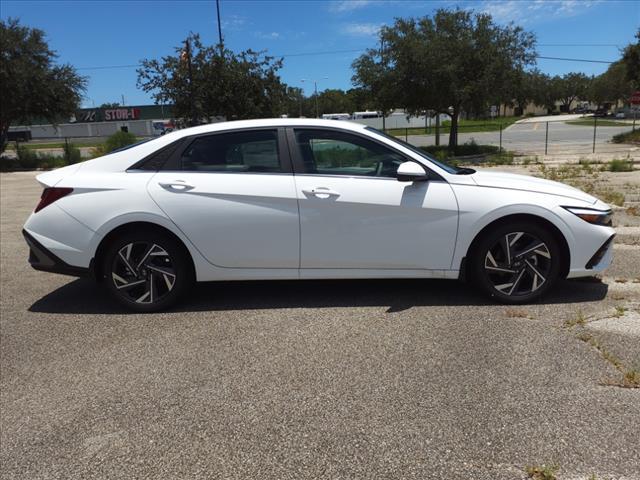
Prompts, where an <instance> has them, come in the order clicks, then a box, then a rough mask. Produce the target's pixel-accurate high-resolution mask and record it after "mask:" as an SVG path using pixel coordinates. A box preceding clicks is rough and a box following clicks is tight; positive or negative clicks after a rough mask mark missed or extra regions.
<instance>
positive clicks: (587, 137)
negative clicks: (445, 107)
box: [408, 121, 637, 155]
mask: <svg viewBox="0 0 640 480" xmlns="http://www.w3.org/2000/svg"><path fill="white" fill-rule="evenodd" d="M548 125H549V136H548V149H547V151H548V153H549V154H581V153H582V154H589V153H592V150H593V127H590V126H581V125H568V124H566V123H564V122H561V121H555V122H549V123H548ZM546 126H547V123H546V122H537V123H516V124H513V125H511V126H510V127H508V128H507V129H505V130H504V131H503V132H502V147H503V148H505V149H506V150H512V151H515V152H519V153H524V154H530V155H543V154H544V152H545V136H546ZM631 128H632V126H631V125H629V126H628V127H627V126H623V127H619V126H616V127H598V128H596V153H604V152H620V153H621V154H623V153H625V152H628V151H630V149H634V148H635V149H636V150H637V147H632V146H630V145H625V144H615V143H610V140H611V137H612V136H614V135H617V134H618V133H623V132H627V131H629V130H631ZM408 139H409V143H411V144H413V145H417V146H423V145H434V144H435V137H434V136H433V135H409V137H408ZM472 140H473V141H475V142H476V143H479V144H484V145H499V144H500V132H499V131H497V132H473V133H465V132H464V130H461V131H460V133H459V134H458V141H459V143H466V142H470V141H472ZM448 141H449V135H441V137H440V144H441V145H446V144H447V142H448Z"/></svg>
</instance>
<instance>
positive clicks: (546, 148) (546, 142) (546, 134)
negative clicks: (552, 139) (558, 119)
mask: <svg viewBox="0 0 640 480" xmlns="http://www.w3.org/2000/svg"><path fill="white" fill-rule="evenodd" d="M548 151H549V122H547V125H546V128H545V130H544V154H545V155H547V152H548Z"/></svg>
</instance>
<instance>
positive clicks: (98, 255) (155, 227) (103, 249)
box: [91, 221, 196, 282]
mask: <svg viewBox="0 0 640 480" xmlns="http://www.w3.org/2000/svg"><path fill="white" fill-rule="evenodd" d="M141 230H142V231H145V232H149V231H156V232H162V233H163V234H166V235H168V236H170V237H172V238H173V239H174V240H175V241H176V242H177V243H178V245H180V246H181V247H182V248H183V249H184V252H185V253H186V255H187V258H188V259H189V262H190V268H191V272H192V274H193V275H194V278H195V276H196V268H195V262H194V260H193V256H192V254H191V252H190V251H189V248H187V246H186V245H185V243H184V242H183V241H182V239H181V238H180V237H179V236H178V235H176V234H175V233H174V232H172V231H171V230H169V229H168V228H166V227H164V226H162V225H159V224H157V223H153V222H148V221H132V222H128V223H123V224H121V225H118V226H117V227H115V228H113V229H112V230H110V231H109V232H108V233H107V234H106V235H105V236H104V237H103V238H102V240H100V243H99V244H98V246H97V248H96V251H95V254H94V256H93V259H92V260H91V263H92V267H91V269H92V271H93V276H94V277H95V279H96V281H98V282H100V281H102V279H103V278H104V272H103V271H102V266H103V263H104V255H105V254H106V253H107V251H108V249H109V246H110V245H111V244H112V243H113V242H114V241H115V240H116V239H117V238H118V237H119V236H120V235H123V234H125V233H129V232H136V231H141Z"/></svg>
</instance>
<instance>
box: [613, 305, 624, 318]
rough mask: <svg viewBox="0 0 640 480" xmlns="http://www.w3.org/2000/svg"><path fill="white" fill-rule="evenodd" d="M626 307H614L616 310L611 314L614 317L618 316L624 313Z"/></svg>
mask: <svg viewBox="0 0 640 480" xmlns="http://www.w3.org/2000/svg"><path fill="white" fill-rule="evenodd" d="M626 311H627V309H626V308H624V307H616V312H615V313H614V314H613V316H614V317H615V318H620V317H622V316H623V315H624V312H626Z"/></svg>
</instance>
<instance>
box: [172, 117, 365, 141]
mask: <svg viewBox="0 0 640 480" xmlns="http://www.w3.org/2000/svg"><path fill="white" fill-rule="evenodd" d="M292 126H298V127H300V126H304V127H325V128H326V127H335V128H342V129H346V130H354V131H358V130H362V129H364V128H366V125H363V124H362V123H356V122H350V121H347V120H328V119H321V118H260V119H254V120H232V121H229V122H217V123H209V124H207V125H199V126H197V127H190V128H184V129H181V130H176V131H175V132H172V134H171V135H172V136H173V138H179V137H186V136H189V135H201V134H204V133H210V132H221V131H225V130H235V129H241V128H259V127H292Z"/></svg>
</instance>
